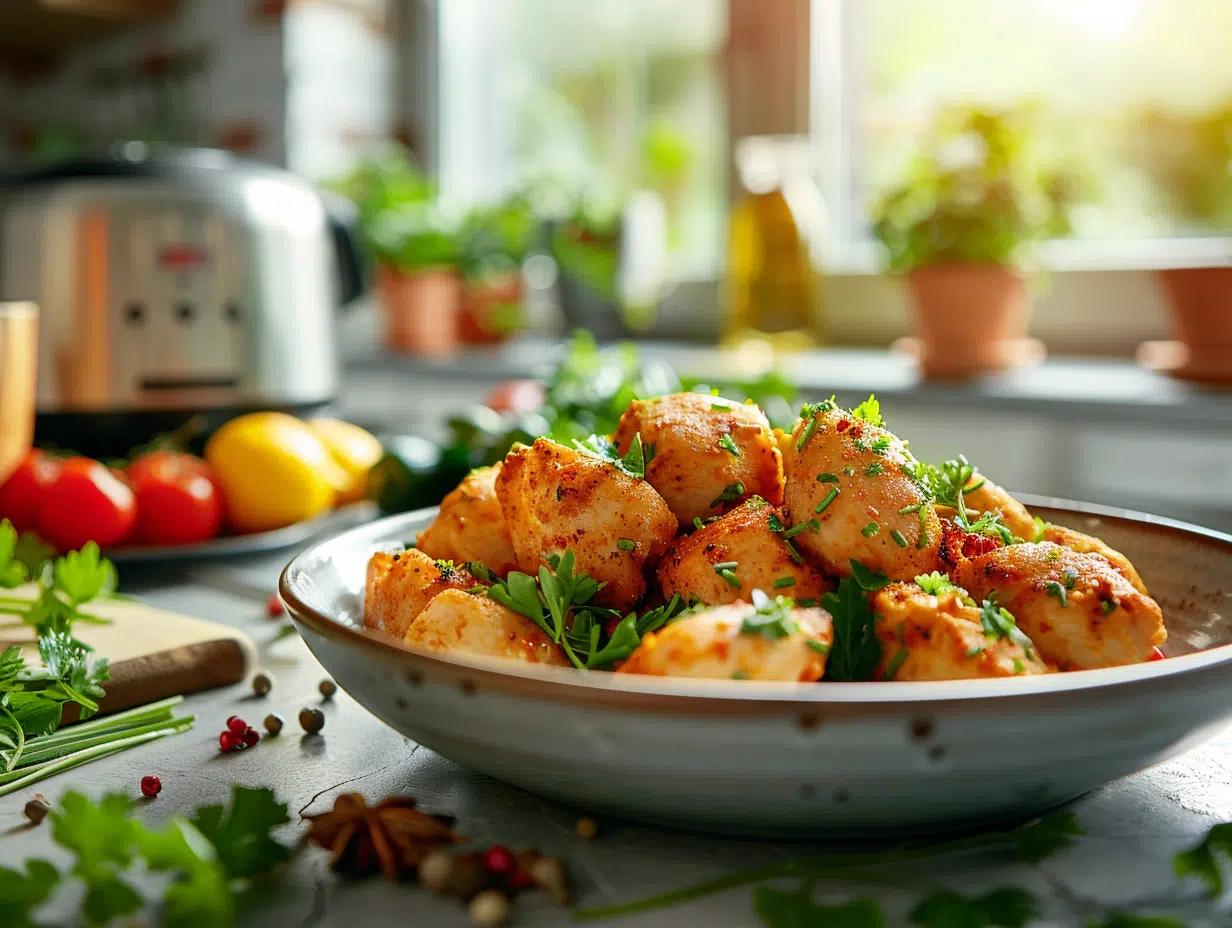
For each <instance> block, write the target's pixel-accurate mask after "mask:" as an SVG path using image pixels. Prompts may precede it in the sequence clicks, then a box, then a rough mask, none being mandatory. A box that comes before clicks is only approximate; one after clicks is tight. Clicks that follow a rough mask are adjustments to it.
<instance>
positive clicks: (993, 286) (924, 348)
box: [907, 264, 1031, 377]
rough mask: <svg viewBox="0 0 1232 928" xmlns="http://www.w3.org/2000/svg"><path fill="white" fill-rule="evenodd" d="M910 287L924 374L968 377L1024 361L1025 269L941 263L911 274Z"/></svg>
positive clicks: (1027, 306) (1028, 312)
mask: <svg viewBox="0 0 1232 928" xmlns="http://www.w3.org/2000/svg"><path fill="white" fill-rule="evenodd" d="M907 283H908V286H909V287H910V289H911V297H912V310H913V315H914V318H915V330H916V333H917V335H918V338H919V352H918V353H919V361H920V368H921V370H922V371H923V373H924V374H925V375H927V376H932V377H960V376H969V375H972V374H978V373H980V372H982V371H994V370H1003V369H1005V368H1009V367H1014V366H1016V365H1018V364H1020V363H1022V360H1023V354H1024V348H1025V346H1027V345H1028V344H1029V343H1028V341H1027V337H1026V336H1027V321H1028V319H1029V318H1030V316H1031V295H1030V291H1029V289H1028V287H1027V280H1026V278H1025V277H1024V276H1023V274H1022V273H1021V272H1020V271H1018V270H1015V269H1014V268H1008V267H1002V266H1001V265H997V264H938V265H933V266H930V267H921V268H917V269H916V270H914V271H912V272H911V273H910V274H909V275H908V276H907Z"/></svg>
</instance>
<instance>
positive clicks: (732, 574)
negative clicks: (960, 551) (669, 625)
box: [659, 496, 831, 606]
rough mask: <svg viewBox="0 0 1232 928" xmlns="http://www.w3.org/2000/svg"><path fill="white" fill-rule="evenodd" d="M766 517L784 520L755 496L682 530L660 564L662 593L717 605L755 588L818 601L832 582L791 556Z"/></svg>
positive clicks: (812, 602)
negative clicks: (707, 521) (685, 531)
mask: <svg viewBox="0 0 1232 928" xmlns="http://www.w3.org/2000/svg"><path fill="white" fill-rule="evenodd" d="M771 519H774V520H775V521H776V522H777V523H778V524H780V525H782V524H783V523H784V522H785V521H786V519H785V517H784V516H783V514H782V513H781V512H779V511H778V510H777V509H776V508H775V507H773V506H771V505H770V504H769V503H767V502H766V501H765V500H764V499H762V498H761V497H760V496H755V497H753V498H752V499H750V500H747V501H746V502H744V503H743V504H742V505H740V506H739V507H737V508H736V509H733V510H732V511H731V512H729V513H728V514H727V515H725V516H723V517H722V518H721V519H719V520H717V521H715V522H711V523H710V524H708V525H705V526H703V527H702V528H700V529H698V530H697V531H696V532H694V533H693V534H692V535H681V536H680V537H679V538H677V539H676V540H675V541H674V542H672V544H671V546H670V547H669V548H668V549H667V553H666V554H665V555H664V556H663V561H662V563H660V564H659V584H660V585H661V586H662V587H663V595H664V596H665V597H669V598H670V597H671V596H672V595H673V594H674V593H679V594H680V595H681V597H682V598H683V599H684V600H685V601H686V602H688V601H690V599H691V598H696V599H699V600H700V601H701V602H703V603H706V604H707V605H710V606H718V605H721V604H723V603H734V602H736V601H738V600H744V601H745V602H748V601H749V600H751V599H752V597H753V591H754V590H758V589H759V590H762V591H763V592H764V593H766V594H768V595H770V596H776V595H782V596H790V597H791V598H792V599H795V600H798V601H800V602H802V603H804V604H806V605H811V606H815V605H817V603H818V602H819V601H820V599H821V595H822V594H823V593H825V592H826V591H827V590H829V589H830V588H831V584H829V583H827V582H826V580H825V578H824V577H822V576H821V574H819V573H818V572H817V571H816V570H814V569H813V568H812V567H810V566H808V565H807V564H803V563H800V564H797V563H796V562H795V561H794V560H792V557H791V551H790V550H789V549H788V547H787V544H786V542H784V541H783V536H782V534H780V533H779V532H776V531H773V530H772V529H771V528H770V520H771Z"/></svg>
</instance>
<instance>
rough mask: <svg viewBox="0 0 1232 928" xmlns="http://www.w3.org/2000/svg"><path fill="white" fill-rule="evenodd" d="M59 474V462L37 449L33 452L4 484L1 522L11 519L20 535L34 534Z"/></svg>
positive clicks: (0, 492) (0, 496)
mask: <svg viewBox="0 0 1232 928" xmlns="http://www.w3.org/2000/svg"><path fill="white" fill-rule="evenodd" d="M59 475H60V461H59V459H57V458H53V457H51V456H50V455H47V454H44V453H43V452H42V451H39V450H38V449H37V448H36V449H35V450H33V451H31V452H30V453H29V454H27V455H26V458H25V460H24V461H22V462H21V463H20V464H18V465H17V470H15V471H13V473H12V474H11V475H10V476H9V479H8V480H6V481H5V482H4V483H3V484H0V519H8V520H9V521H10V522H12V523H13V527H14V528H15V529H17V531H19V532H32V531H34V529H35V528H36V527H37V525H38V510H39V505H40V504H41V503H42V501H43V497H44V496H45V495H46V493H47V488H48V487H49V486H51V485H52V484H53V483H54V482H55V479H56V477H58V476H59Z"/></svg>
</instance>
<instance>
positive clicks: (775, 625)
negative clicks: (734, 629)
mask: <svg viewBox="0 0 1232 928" xmlns="http://www.w3.org/2000/svg"><path fill="white" fill-rule="evenodd" d="M794 606H795V604H794V603H793V602H792V601H791V600H790V599H788V598H787V597H786V596H776V597H774V599H770V598H769V597H767V598H766V599H765V601H764V602H762V603H761V604H760V605H758V606H756V607H755V608H754V609H753V612H752V614H751V615H749V616H747V617H746V618H745V620H744V623H743V624H742V625H741V626H740V634H742V635H761V636H762V637H763V638H769V639H770V640H772V641H777V640H778V639H780V638H786V637H787V636H788V635H792V634H795V632H796V631H797V629H798V628H799V626H797V625H796V620H795V619H794V618H792V615H791V610H792V609H793V608H794Z"/></svg>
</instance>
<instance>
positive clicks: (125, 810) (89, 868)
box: [48, 792, 142, 924]
mask: <svg viewBox="0 0 1232 928" xmlns="http://www.w3.org/2000/svg"><path fill="white" fill-rule="evenodd" d="M132 807H133V803H132V800H131V799H129V798H128V797H127V796H124V795H121V794H118V793H111V794H108V795H106V796H104V797H103V798H102V799H101V800H99V802H98V803H97V804H95V803H93V802H91V801H90V799H89V798H88V797H86V796H84V795H83V794H81V793H78V792H68V793H65V794H64V796H63V797H61V799H60V801H59V803H57V804H56V806H55V807H54V808H53V809H52V810H51V812H50V813H49V814H48V818H50V819H51V836H52V838H53V839H54V840H55V841H56V843H57V844H59V845H61V846H62V847H64V848H66V849H67V850H68V851H70V852H71V853H72V854H73V855H74V862H73V869H72V873H73V875H74V876H77V877H79V878H80V879H81V881H82V882H83V883H85V886H86V892H85V898H84V899H83V901H82V910H83V912H84V913H85V915H86V918H87V920H89V921H90V922H92V923H94V924H105V923H106V922H108V921H110V920H111V919H113V918H119V917H120V916H122V915H129V914H131V913H133V912H135V911H137V910H138V909H139V908H140V907H141V905H142V899H141V896H140V894H139V893H138V892H137V891H136V890H135V889H134V888H133V887H132V886H131V885H129V884H128V883H127V882H125V881H124V880H123V879H121V876H120V874H121V873H123V872H124V871H126V870H127V869H128V868H129V867H130V866H131V864H132V862H133V857H134V856H135V854H136V849H137V837H138V835H139V833H140V829H141V825H140V824H139V823H138V822H137V821H136V820H135V819H132V818H130V817H129V816H130V813H131V812H132Z"/></svg>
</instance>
